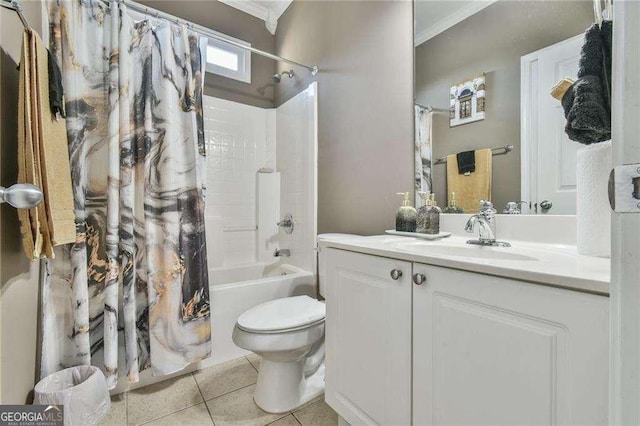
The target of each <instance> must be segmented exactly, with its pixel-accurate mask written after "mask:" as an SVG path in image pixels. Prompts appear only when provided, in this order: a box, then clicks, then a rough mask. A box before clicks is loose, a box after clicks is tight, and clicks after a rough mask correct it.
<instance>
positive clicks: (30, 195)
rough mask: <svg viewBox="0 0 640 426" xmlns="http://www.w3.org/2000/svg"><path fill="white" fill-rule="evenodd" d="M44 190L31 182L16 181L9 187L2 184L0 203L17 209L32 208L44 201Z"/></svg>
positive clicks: (0, 187)
mask: <svg viewBox="0 0 640 426" xmlns="http://www.w3.org/2000/svg"><path fill="white" fill-rule="evenodd" d="M43 198H44V196H43V195H42V191H41V190H40V188H38V187H37V186H35V185H31V184H30V183H16V184H15V185H11V186H10V187H9V188H5V187H3V186H0V203H7V204H9V205H10V206H13V207H15V208H16V209H32V208H34V207H35V206H37V205H38V204H40V203H41V202H42V199H43Z"/></svg>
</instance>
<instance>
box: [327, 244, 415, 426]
mask: <svg viewBox="0 0 640 426" xmlns="http://www.w3.org/2000/svg"><path fill="white" fill-rule="evenodd" d="M323 251H325V253H323V256H322V258H321V261H322V260H326V262H327V264H326V266H327V269H326V270H325V271H326V274H327V275H326V277H327V282H328V284H329V285H328V286H327V290H326V294H325V296H326V299H327V317H326V323H325V325H326V361H325V364H326V366H327V367H329V368H327V369H326V370H325V383H326V388H325V399H326V401H327V402H328V403H329V404H330V405H331V406H332V407H333V408H334V409H335V410H336V411H337V412H338V413H339V414H340V415H341V416H342V417H343V418H344V419H345V420H347V421H348V422H349V423H351V424H354V425H355V424H380V425H400V424H409V423H411V350H410V348H411V286H412V284H411V263H410V262H404V261H399V260H393V259H387V258H383V257H374V256H368V255H364V254H359V253H352V252H348V251H341V250H334V249H323ZM393 271H395V272H394V277H396V279H394V278H392V277H391V274H392V272H393Z"/></svg>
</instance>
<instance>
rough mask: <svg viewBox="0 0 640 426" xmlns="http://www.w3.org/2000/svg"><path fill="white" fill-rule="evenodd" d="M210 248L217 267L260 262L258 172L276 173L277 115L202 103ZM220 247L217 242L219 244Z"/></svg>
mask: <svg viewBox="0 0 640 426" xmlns="http://www.w3.org/2000/svg"><path fill="white" fill-rule="evenodd" d="M203 103H204V132H205V141H206V143H207V160H206V161H207V163H206V164H207V207H206V211H205V216H206V220H207V246H208V247H211V248H212V250H213V251H212V253H211V254H210V255H209V259H210V262H212V263H213V265H209V267H221V266H230V265H238V264H245V263H253V262H255V261H256V244H257V240H256V239H257V232H256V228H257V219H256V207H257V206H256V198H257V197H256V172H257V171H258V170H259V169H260V168H262V167H269V168H272V169H273V168H275V165H276V164H275V162H276V160H275V145H276V143H275V136H276V133H275V116H276V110H275V109H271V110H269V109H263V108H257V107H252V106H248V105H243V104H239V103H236V102H231V101H226V100H222V99H218V98H213V97H210V96H205V97H204V102H203ZM220 238H221V239H222V241H219V239H220Z"/></svg>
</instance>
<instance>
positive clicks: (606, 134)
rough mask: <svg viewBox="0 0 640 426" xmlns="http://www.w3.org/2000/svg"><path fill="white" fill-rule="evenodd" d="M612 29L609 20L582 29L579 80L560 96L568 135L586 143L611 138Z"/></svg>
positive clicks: (572, 138) (574, 139)
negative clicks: (582, 41) (582, 39)
mask: <svg viewBox="0 0 640 426" xmlns="http://www.w3.org/2000/svg"><path fill="white" fill-rule="evenodd" d="M612 29H613V27H612V23H611V21H604V22H603V23H602V26H599V25H598V24H593V25H592V26H591V27H590V28H589V29H588V30H587V31H586V32H585V35H584V45H583V46H582V51H581V52H580V62H579V66H578V81H576V82H575V83H573V85H572V86H571V87H569V88H568V90H566V92H565V93H564V95H563V96H562V99H561V100H562V107H563V109H564V115H565V117H566V119H567V124H566V126H565V132H566V134H567V136H569V139H571V140H573V141H576V142H580V143H582V144H585V145H589V144H592V143H598V142H603V141H606V140H609V139H611V55H612V52H611V50H612ZM555 97H556V98H558V96H557V95H556V96H555Z"/></svg>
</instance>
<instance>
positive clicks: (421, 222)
mask: <svg viewBox="0 0 640 426" xmlns="http://www.w3.org/2000/svg"><path fill="white" fill-rule="evenodd" d="M418 194H420V198H422V202H423V204H422V206H420V208H419V209H418V218H417V220H416V232H419V233H420V234H427V233H428V232H427V230H428V229H429V212H430V211H431V194H430V193H429V192H419V193H418Z"/></svg>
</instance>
